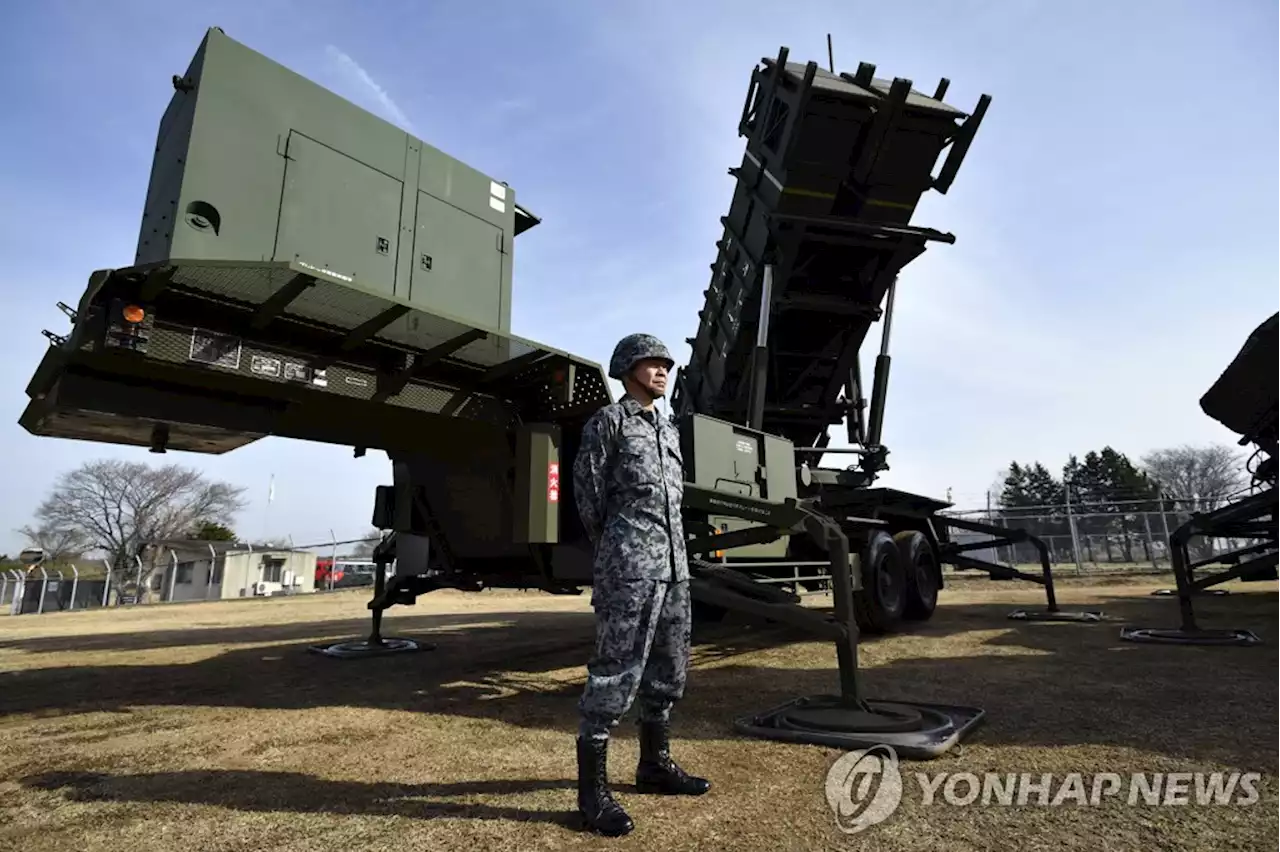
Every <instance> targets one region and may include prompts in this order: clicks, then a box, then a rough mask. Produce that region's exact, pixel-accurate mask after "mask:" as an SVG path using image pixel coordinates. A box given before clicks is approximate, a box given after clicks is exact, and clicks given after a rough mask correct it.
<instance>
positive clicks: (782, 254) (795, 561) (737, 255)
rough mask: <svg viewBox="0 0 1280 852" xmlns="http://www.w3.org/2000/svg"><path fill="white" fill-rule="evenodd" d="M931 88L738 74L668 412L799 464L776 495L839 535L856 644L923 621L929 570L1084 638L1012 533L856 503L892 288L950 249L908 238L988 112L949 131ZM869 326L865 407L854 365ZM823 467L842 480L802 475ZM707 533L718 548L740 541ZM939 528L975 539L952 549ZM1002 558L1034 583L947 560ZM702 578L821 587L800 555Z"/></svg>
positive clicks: (815, 559)
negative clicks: (718, 189)
mask: <svg viewBox="0 0 1280 852" xmlns="http://www.w3.org/2000/svg"><path fill="white" fill-rule="evenodd" d="M949 85H950V84H949V81H948V80H946V79H943V80H942V81H940V82H939V83H938V85H937V87H936V88H935V89H934V92H933V94H932V96H929V95H926V94H924V93H922V92H919V91H917V90H916V89H914V88H913V87H912V83H911V81H910V80H906V79H902V78H894V79H892V80H890V79H884V78H880V77H877V76H875V67H874V66H872V65H869V64H867V63H862V64H860V65H859V66H858V69H857V71H856V72H855V73H853V74H849V73H839V74H837V73H835V71H834V68H832V69H831V70H823V69H821V68H819V67H818V65H817V64H816V63H814V62H809V63H805V64H800V63H795V62H789V61H788V51H787V50H786V49H785V48H784V49H783V50H782V51H781V52H780V53H779V54H778V56H777V58H776V59H772V60H771V59H767V58H766V59H765V60H763V62H762V64H761V65H760V66H759V67H758V68H756V69H755V71H754V72H753V74H752V78H751V83H750V87H749V89H748V93H747V99H746V103H745V105H744V107H743V112H742V117H741V120H740V122H739V126H738V132H739V134H740V135H741V136H743V137H745V139H746V146H745V151H744V153H743V158H742V161H741V163H740V164H738V165H737V166H735V167H734V168H732V169H730V174H732V175H733V176H734V177H735V178H736V179H737V183H736V185H735V188H734V193H733V198H732V200H731V202H730V206H729V212H728V215H727V216H725V217H723V218H722V219H721V222H722V224H723V226H724V235H723V237H722V239H721V240H720V241H719V242H718V243H717V246H718V249H719V253H718V256H717V258H716V260H715V262H714V263H713V264H712V276H711V283H710V286H709V287H708V288H707V290H706V291H705V296H706V302H705V304H704V307H703V309H702V311H701V312H700V313H699V317H700V320H701V321H700V322H699V324H698V327H697V332H696V334H695V336H693V337H691V338H689V339H688V343H689V345H690V347H691V348H692V358H691V360H690V363H689V364H688V365H687V366H685V367H683V368H681V369H680V371H679V373H678V375H677V379H676V382H675V387H674V389H673V393H672V405H673V409H674V411H675V413H676V416H677V417H678V418H681V419H683V418H686V417H688V416H690V415H693V414H700V415H708V416H711V417H714V418H718V419H720V420H725V421H729V422H740V423H747V424H750V426H751V428H753V429H755V430H758V431H761V432H763V433H765V434H768V435H773V436H777V437H776V438H775V439H774V440H784V441H785V442H786V443H788V444H789V445H790V447H789V449H788V453H793V454H795V455H796V456H797V460H798V461H799V462H800V464H799V467H798V470H797V476H796V477H794V478H791V477H788V478H787V482H786V483H783V485H784V487H785V488H787V489H788V490H787V496H792V497H797V498H799V499H801V500H804V501H806V502H807V504H808V505H811V506H812V507H813V508H814V509H816V510H818V511H820V512H822V513H824V514H825V515H827V516H829V517H831V518H834V519H840V520H843V521H845V524H844V525H845V527H846V532H847V533H848V534H849V535H850V536H851V537H852V541H851V543H852V546H853V549H854V551H855V552H856V553H858V554H859V556H860V570H861V578H860V581H859V583H858V585H859V589H858V591H857V592H856V593H855V595H854V601H855V607H854V612H855V615H856V618H857V621H858V626H859V628H860V629H861V630H863V631H868V632H877V633H883V632H892V631H894V630H895V629H897V628H898V626H899V624H900V623H901V622H902V621H903V620H904V619H910V620H926V619H928V618H929V617H930V616H931V615H932V614H933V611H934V607H935V606H936V605H937V597H938V591H939V590H940V589H941V588H942V585H943V574H942V567H941V566H942V564H943V563H944V562H945V563H950V564H952V565H954V566H955V567H957V568H960V569H977V570H982V571H986V572H987V573H988V574H990V575H992V576H994V577H998V578H1002V579H1005V578H1018V579H1024V580H1030V581H1032V582H1036V583H1040V584H1042V585H1043V586H1044V587H1045V591H1046V596H1047V607H1046V608H1045V609H1044V610H1041V611H1030V610H1018V611H1015V612H1013V613H1011V617H1013V618H1021V619H1036V620H1073V621H1085V622H1097V621H1098V620H1099V618H1100V615H1101V614H1100V613H1098V612H1096V611H1090V612H1065V611H1062V610H1060V609H1059V607H1058V606H1057V602H1056V599H1055V595H1054V589H1053V577H1052V573H1051V571H1050V567H1049V558H1048V551H1047V549H1046V548H1045V546H1044V544H1043V542H1040V541H1039V540H1038V539H1035V538H1034V537H1032V536H1029V535H1027V534H1026V533H1025V532H1024V531H1021V530H1016V529H1007V528H997V527H992V526H989V525H984V524H979V523H975V522H971V521H962V520H960V519H956V518H949V517H947V516H946V515H943V514H940V513H941V512H942V511H943V510H945V509H946V508H948V507H949V505H950V504H949V503H946V502H944V501H940V500H936V499H933V498H930V497H926V496H922V495H917V494H909V493H906V492H903V491H900V490H897V489H892V488H884V487H872V486H873V484H874V482H875V480H876V478H877V476H878V475H879V474H880V473H881V472H882V471H884V470H886V469H887V468H888V464H887V456H888V449H887V447H886V446H885V444H884V442H883V440H882V427H883V424H884V414H885V404H886V398H887V396H886V394H887V386H888V379H889V363H890V356H889V335H890V325H891V322H892V318H893V305H894V293H895V290H896V287H897V280H898V276H899V275H900V273H901V272H902V270H903V269H904V267H905V266H906V265H907V264H909V263H910V262H911V261H912V260H914V259H915V258H917V257H919V256H920V255H921V254H923V253H924V251H925V249H926V248H927V247H928V244H929V243H931V242H938V243H944V244H950V243H954V242H955V237H954V236H953V235H951V234H948V233H942V232H940V231H937V230H934V229H932V228H926V227H919V226H914V225H912V224H910V220H911V217H912V215H913V214H914V212H915V208H916V205H917V204H918V202H919V200H920V199H921V197H922V196H923V195H924V194H925V193H926V192H928V191H930V190H936V191H938V192H942V193H945V192H946V191H947V190H948V189H949V188H950V186H951V185H952V182H953V181H954V180H955V178H956V175H957V173H958V171H959V168H960V165H961V163H962V161H963V160H964V157H965V155H966V153H967V152H968V150H969V147H970V145H971V143H972V142H973V139H974V136H975V134H976V133H977V130H978V127H979V125H980V123H981V122H982V119H983V117H984V116H985V114H986V111H987V108H988V105H989V104H990V101H991V99H990V97H989V96H987V95H983V96H981V97H980V98H979V100H978V104H977V106H976V108H975V109H974V110H973V112H972V114H967V113H964V112H962V111H960V110H958V109H956V108H955V107H952V106H950V105H948V104H946V103H945V102H944V101H943V100H942V99H943V97H944V96H945V95H946V92H947V89H948V87H949ZM939 158H942V163H941V166H940V167H939V168H938V171H937V174H936V175H935V174H934V173H933V170H934V167H935V164H937V162H938V160H939ZM877 322H879V323H880V324H881V326H882V329H881V336H880V349H879V353H878V355H877V356H876V359H875V365H874V370H873V375H874V383H873V387H872V391H871V395H870V404H869V406H868V403H867V400H866V395H865V393H864V388H865V385H864V382H863V376H862V369H861V358H860V353H861V351H862V348H863V347H864V345H865V344H866V343H867V338H868V336H869V334H870V332H871V329H872V326H873V325H874V324H875V323H877ZM841 424H843V426H844V427H845V433H846V437H847V444H848V446H846V447H837V448H833V447H831V446H830V441H831V435H830V429H831V428H832V427H834V426H838V425H841ZM714 446H717V447H719V448H721V450H722V451H723V452H726V453H730V454H732V453H733V452H734V451H735V448H734V447H733V446H732V445H731V444H723V443H720V444H714ZM745 448H746V447H745V445H744V449H745ZM840 455H853V456H855V457H856V458H857V463H856V464H854V465H851V466H847V467H843V468H834V467H833V468H824V467H819V466H818V463H819V462H820V460H821V459H822V458H823V457H829V456H835V457H837V458H838V457H839V456H840ZM748 468H750V462H748ZM770 474H771V475H770V476H769V477H768V478H767V480H766V479H765V478H763V477H761V478H760V479H759V482H760V483H762V484H763V483H766V482H767V485H768V488H771V489H774V490H775V491H776V490H777V488H778V486H779V484H780V483H779V481H778V478H777V477H775V476H773V475H772V471H770ZM698 477H699V474H697V473H695V477H694V479H695V481H697V482H700V483H705V482H706V481H707V480H704V479H701V478H698ZM747 488H748V493H751V492H750V487H749V486H748V487H747ZM792 488H794V489H795V490H791V489H792ZM866 518H871V519H876V520H879V521H882V522H883V525H882V526H880V527H876V528H868V527H866V526H865V525H864V524H862V523H861V522H860V521H859V520H858V519H866ZM709 520H710V522H711V523H712V524H713V525H714V526H716V528H717V529H718V530H719V531H720V532H721V533H722V534H723V533H728V532H731V531H736V530H739V529H742V528H743V527H744V526H745V525H748V524H749V523H750V522H749V521H744V520H741V519H736V518H732V517H728V516H713V517H711V518H710V519H709ZM951 527H956V528H961V529H965V530H967V531H970V532H976V533H980V534H982V535H983V536H985V537H984V538H980V539H978V540H976V541H970V542H966V543H963V544H961V543H957V542H954V541H952V537H951V535H950V533H949V529H950V528H951ZM1019 541H1028V542H1030V543H1031V544H1033V545H1034V546H1035V547H1036V548H1037V549H1038V551H1039V553H1040V557H1041V573H1040V574H1039V575H1031V574H1026V573H1023V572H1020V571H1018V570H1016V569H1015V568H1013V567H1012V566H1004V565H998V564H994V563H991V562H987V561H983V560H979V559H976V558H972V557H969V556H966V555H965V554H966V553H968V552H971V551H975V550H979V551H980V550H987V549H990V548H993V547H995V546H997V545H999V544H1003V543H1008V542H1019ZM720 561H721V562H722V563H723V565H724V566H725V567H726V568H729V569H732V570H736V571H739V572H741V573H744V574H746V575H748V576H749V577H751V578H752V579H753V580H755V581H757V582H761V583H775V584H781V583H785V584H788V585H790V586H791V588H792V589H793V590H795V589H797V588H798V587H805V588H810V589H814V588H823V587H826V586H827V584H828V577H827V574H826V561H825V558H824V556H823V555H822V554H821V553H820V552H819V551H818V550H817V549H815V547H814V543H813V542H812V540H811V539H809V538H806V537H787V538H782V539H778V540H776V541H774V542H772V543H769V544H760V545H754V546H751V547H746V548H740V549H737V550H732V551H729V550H725V551H724V552H723V555H722V556H721V557H720ZM722 611H723V610H721V612H722ZM704 612H706V613H707V614H708V615H709V616H712V617H714V615H715V614H716V613H715V611H714V610H710V611H709V610H707V609H706V608H704Z"/></svg>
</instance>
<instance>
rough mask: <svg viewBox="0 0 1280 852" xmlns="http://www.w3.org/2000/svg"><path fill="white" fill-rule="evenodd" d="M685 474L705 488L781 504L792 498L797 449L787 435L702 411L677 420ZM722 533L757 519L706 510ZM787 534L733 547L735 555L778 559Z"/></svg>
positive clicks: (712, 522) (709, 518) (782, 553)
mask: <svg viewBox="0 0 1280 852" xmlns="http://www.w3.org/2000/svg"><path fill="white" fill-rule="evenodd" d="M680 440H681V444H682V446H681V452H682V453H683V455H684V469H685V479H686V481H688V482H692V483H693V484H695V485H699V486H702V487H703V488H712V489H715V490H716V491H720V492H723V493H728V494H740V495H742V496H744V497H754V498H756V499H760V500H769V501H771V502H774V503H781V502H783V501H784V500H787V499H795V498H796V459H795V448H794V446H793V445H792V443H791V442H790V441H788V440H786V439H785V438H779V437H777V436H776V435H768V434H765V433H764V432H757V431H755V430H753V429H749V428H747V427H746V426H741V425H739V424H737V423H732V422H729V421H726V420H718V419H716V418H714V417H707V416H706V415H703V414H690V415H686V416H685V417H683V418H681V420H680ZM707 520H708V522H709V523H710V524H711V525H712V526H713V527H715V528H716V529H718V530H719V531H720V532H721V533H725V532H734V531H736V530H740V529H744V528H746V527H751V526H756V524H754V523H752V522H749V521H744V520H741V519H739V518H734V517H729V516H719V515H709V516H708V518H707ZM786 554H787V539H786V538H782V539H779V540H778V541H775V542H771V543H769V544H759V545H752V546H749V547H739V548H734V549H733V551H732V555H733V556H735V557H757V558H782V557H784V556H786Z"/></svg>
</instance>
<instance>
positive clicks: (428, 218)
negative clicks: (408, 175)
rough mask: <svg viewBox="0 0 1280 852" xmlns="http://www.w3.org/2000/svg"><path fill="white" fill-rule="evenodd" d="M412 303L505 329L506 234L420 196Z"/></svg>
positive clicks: (493, 226)
mask: <svg viewBox="0 0 1280 852" xmlns="http://www.w3.org/2000/svg"><path fill="white" fill-rule="evenodd" d="M416 222H417V225H416V227H415V229H414V235H413V272H412V273H411V277H410V282H411V283H410V289H409V301H410V302H412V303H413V304H414V305H416V306H418V307H420V308H421V309H422V310H425V311H431V312H433V313H444V314H448V315H451V316H453V317H456V318H458V319H461V320H463V321H464V322H469V323H474V324H476V325H480V326H484V327H486V328H501V327H502V308H503V305H502V299H503V287H502V263H503V257H504V255H503V252H502V247H503V246H502V239H503V236H502V231H501V229H499V228H498V227H497V226H495V225H493V224H491V223H489V222H486V221H485V220H483V219H480V218H477V217H476V216H473V215H471V214H470V213H467V212H466V211H464V210H461V209H459V208H457V207H454V206H453V205H452V204H449V203H447V202H445V201H441V200H440V199H439V198H436V197H435V196H434V195H431V194H430V193H427V192H419V193H418V209H417V216H416Z"/></svg>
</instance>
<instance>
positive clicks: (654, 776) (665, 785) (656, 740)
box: [636, 722, 711, 796]
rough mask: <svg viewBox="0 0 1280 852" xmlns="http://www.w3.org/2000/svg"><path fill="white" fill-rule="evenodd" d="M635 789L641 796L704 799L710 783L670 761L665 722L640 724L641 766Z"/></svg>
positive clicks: (637, 770) (637, 773) (637, 772)
mask: <svg viewBox="0 0 1280 852" xmlns="http://www.w3.org/2000/svg"><path fill="white" fill-rule="evenodd" d="M636 789H637V790H639V791H640V792H641V793H664V794H666V795H669V796H701V795H702V794H703V793H705V792H707V791H708V790H710V789H711V782H709V781H707V780H706V779H705V778H697V777H695V776H693V775H690V774H689V773H687V772H685V771H684V770H683V769H681V768H680V767H679V766H678V765H677V764H676V762H675V761H674V760H672V759H671V746H670V745H669V743H668V741H667V724H666V723H665V722H641V723H640V763H639V765H637V766H636Z"/></svg>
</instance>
